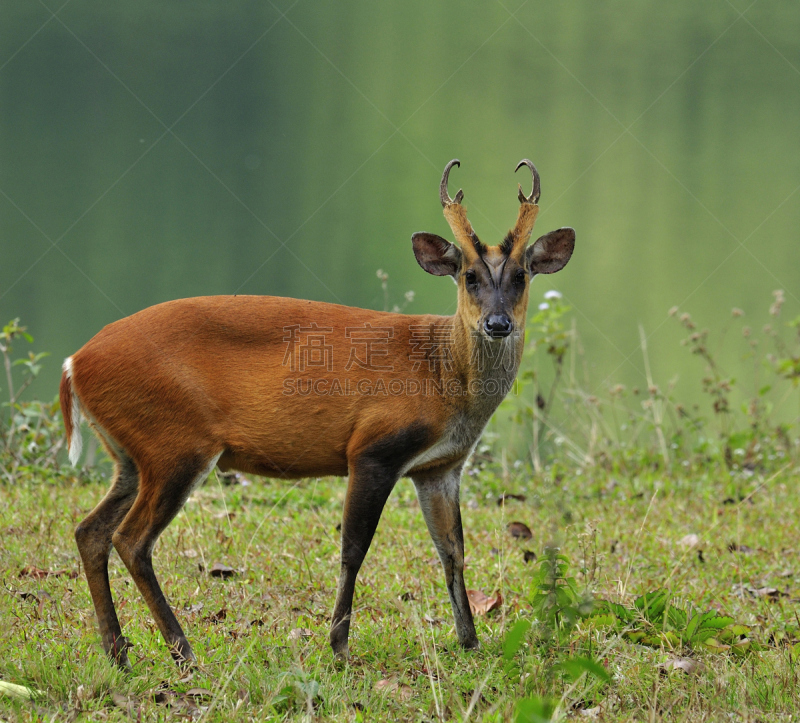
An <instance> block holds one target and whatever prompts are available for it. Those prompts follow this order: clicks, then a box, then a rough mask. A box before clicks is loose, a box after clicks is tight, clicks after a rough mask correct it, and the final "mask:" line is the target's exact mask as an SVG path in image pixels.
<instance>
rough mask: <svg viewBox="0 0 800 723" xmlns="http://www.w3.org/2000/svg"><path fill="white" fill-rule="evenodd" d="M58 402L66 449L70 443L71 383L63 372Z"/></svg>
mask: <svg viewBox="0 0 800 723" xmlns="http://www.w3.org/2000/svg"><path fill="white" fill-rule="evenodd" d="M58 401H59V403H60V404H61V413H62V414H63V416H64V432H65V433H66V436H67V447H69V445H70V442H71V441H72V434H73V431H72V427H73V424H72V382H71V381H70V378H69V376H68V375H67V373H66V372H65V373H64V374H62V375H61V384H60V385H59V388H58Z"/></svg>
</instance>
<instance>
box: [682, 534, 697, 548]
mask: <svg viewBox="0 0 800 723" xmlns="http://www.w3.org/2000/svg"><path fill="white" fill-rule="evenodd" d="M678 544H679V545H681V546H682V547H695V546H697V545H699V544H700V537H699V535H695V534H694V533H692V534H690V535H686V536H684V537H681V539H680V540H678Z"/></svg>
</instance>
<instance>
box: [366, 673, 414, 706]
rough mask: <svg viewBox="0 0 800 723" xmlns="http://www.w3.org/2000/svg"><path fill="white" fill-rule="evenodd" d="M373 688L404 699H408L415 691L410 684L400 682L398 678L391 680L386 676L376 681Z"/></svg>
mask: <svg viewBox="0 0 800 723" xmlns="http://www.w3.org/2000/svg"><path fill="white" fill-rule="evenodd" d="M373 690H376V691H379V692H384V693H391V694H393V695H394V697H395V698H397V699H398V700H402V701H406V700H408V699H409V698H411V696H412V695H413V693H414V691H413V690H412V689H411V686H410V685H406V684H405V683H398V682H397V681H396V680H389V679H388V678H384V679H383V680H379V681H378V682H377V683H375V685H374V686H373Z"/></svg>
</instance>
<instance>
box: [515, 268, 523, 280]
mask: <svg viewBox="0 0 800 723" xmlns="http://www.w3.org/2000/svg"><path fill="white" fill-rule="evenodd" d="M514 283H515V284H524V283H525V272H524V271H523V270H522V269H519V270H518V271H517V273H516V274H514Z"/></svg>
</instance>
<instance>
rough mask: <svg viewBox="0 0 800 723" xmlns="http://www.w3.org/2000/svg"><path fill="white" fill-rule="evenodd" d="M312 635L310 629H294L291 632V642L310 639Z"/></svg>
mask: <svg viewBox="0 0 800 723" xmlns="http://www.w3.org/2000/svg"><path fill="white" fill-rule="evenodd" d="M313 634H314V633H312V632H311V631H310V630H309V629H308V628H294V629H292V630H290V631H289V640H300V638H310V637H311V636H312V635H313Z"/></svg>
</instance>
